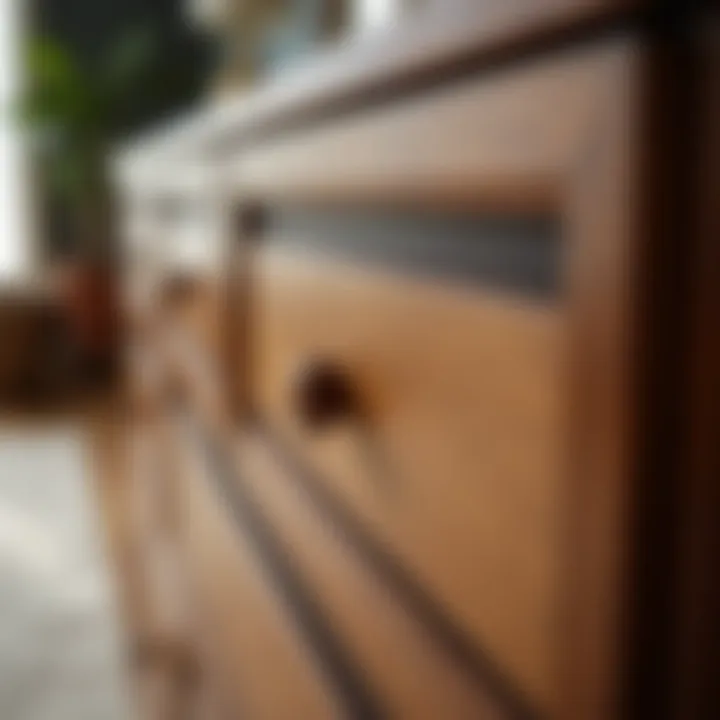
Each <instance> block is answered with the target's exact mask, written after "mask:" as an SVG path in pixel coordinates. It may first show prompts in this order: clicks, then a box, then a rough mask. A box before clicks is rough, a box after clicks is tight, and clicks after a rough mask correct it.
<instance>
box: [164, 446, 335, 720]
mask: <svg viewBox="0 0 720 720" xmlns="http://www.w3.org/2000/svg"><path fill="white" fill-rule="evenodd" d="M181 442H182V445H183V450H184V452H183V454H182V457H183V465H184V467H185V471H184V477H183V488H184V497H185V506H186V508H187V511H188V514H187V516H186V517H187V520H186V532H187V541H186V548H187V555H188V561H189V565H190V572H191V582H192V584H193V588H194V594H195V597H196V598H197V603H198V607H199V609H200V612H201V613H202V616H203V617H204V618H206V619H207V618H212V622H211V623H210V622H205V623H204V624H203V627H204V628H205V631H206V632H207V633H208V634H209V637H206V638H205V646H206V647H210V648H212V650H211V653H212V654H211V656H209V657H207V658H206V660H207V662H208V664H209V667H210V668H211V669H212V670H213V671H214V673H215V674H216V676H217V677H218V678H219V682H218V684H219V685H220V686H221V687H222V689H223V690H224V692H225V693H226V694H227V699H228V703H229V707H230V708H231V710H232V716H233V717H252V718H257V719H258V720H263V719H267V720H283V719H285V718H286V719H287V720H294V719H295V718H298V717H307V718H318V720H321V719H322V718H328V719H329V718H333V717H336V716H337V708H336V707H335V706H334V704H333V700H332V695H331V693H330V692H328V691H327V689H326V688H325V686H324V682H323V679H322V677H321V676H320V674H319V672H318V671H317V666H316V665H315V663H314V662H313V660H312V658H311V657H310V656H309V655H308V653H307V651H306V649H305V647H304V646H303V645H302V642H301V640H300V638H299V637H298V635H297V633H296V631H295V628H294V627H293V624H292V620H291V616H290V614H289V613H288V611H287V608H285V607H284V606H283V605H282V603H281V601H280V600H279V598H278V597H277V595H276V594H275V593H274V592H273V591H272V590H271V589H270V588H269V587H268V585H267V579H266V577H265V576H264V573H265V572H266V569H264V568H263V567H262V566H261V565H260V563H259V560H258V558H257V556H256V555H255V554H254V552H253V549H252V547H251V545H249V544H248V542H247V539H246V538H245V537H244V536H243V534H242V529H241V528H239V527H237V525H236V524H234V522H233V520H232V517H231V515H230V511H229V508H228V507H227V506H225V505H224V504H223V502H222V500H221V499H220V498H219V497H218V496H217V495H216V494H214V493H213V491H212V488H213V484H212V483H213V481H212V480H211V479H210V478H208V477H207V468H206V467H205V465H204V462H203V458H202V456H201V455H200V454H199V453H193V452H192V448H190V447H188V438H187V435H186V436H185V437H184V440H181ZM178 449H179V446H178Z"/></svg>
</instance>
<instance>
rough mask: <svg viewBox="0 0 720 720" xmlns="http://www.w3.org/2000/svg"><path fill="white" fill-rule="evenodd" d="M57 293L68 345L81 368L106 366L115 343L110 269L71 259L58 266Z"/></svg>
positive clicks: (111, 359) (114, 290)
mask: <svg viewBox="0 0 720 720" xmlns="http://www.w3.org/2000/svg"><path fill="white" fill-rule="evenodd" d="M57 280H58V296H59V300H60V302H61V304H62V311H63V315H64V321H65V325H66V328H67V332H68V337H69V341H70V344H71V345H72V348H73V352H74V353H75V354H76V356H77V358H78V360H79V362H80V365H81V367H82V368H83V369H86V370H90V369H102V370H105V369H110V368H112V367H113V366H114V365H115V360H116V356H117V350H118V345H119V331H120V325H119V317H120V313H119V292H118V279H117V275H116V273H115V272H114V270H113V269H112V268H111V267H110V266H108V265H104V264H99V263H93V262H90V261H87V260H75V261H73V262H70V263H68V264H66V265H64V266H63V267H61V268H59V269H58V272H57Z"/></svg>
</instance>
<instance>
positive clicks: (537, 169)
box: [232, 45, 618, 212]
mask: <svg viewBox="0 0 720 720" xmlns="http://www.w3.org/2000/svg"><path fill="white" fill-rule="evenodd" d="M617 55H618V53H617V47H615V46H614V45H611V46H610V47H608V46H601V47H600V48H587V49H583V50H581V51H579V52H578V51H574V52H572V53H562V54H560V55H559V56H554V57H552V58H551V59H549V60H544V61H542V62H537V63H533V64H532V65H531V66H529V67H528V66H521V67H519V68H513V69H511V70H508V71H503V72H499V73H494V74H493V75H491V76H489V77H482V78H480V79H475V78H473V79H470V80H465V81H462V82H459V83H456V84H454V85H450V86H449V87H443V88H442V89H441V90H438V91H435V92H432V93H426V94H423V95H422V96H421V97H419V98H417V99H409V100H403V101H402V102H398V103H395V104H394V105H390V106H387V107H383V108H382V109H379V110H368V111H364V112H357V113H354V114H353V115H352V116H351V117H350V118H347V119H339V120H337V121H333V122H327V123H324V124H323V125H322V126H319V127H317V128H311V129H308V130H306V131H303V132H301V133H297V134H293V133H289V134H287V136H285V137H281V138H279V139H276V140H274V141H272V142H270V143H266V144H263V143H262V142H258V143H256V144H255V145H254V146H252V147H250V148H248V149H247V150H245V151H244V152H242V153H241V154H239V156H238V157H237V160H233V161H232V163H233V168H232V175H233V179H234V182H236V183H237V188H238V192H239V193H241V194H242V195H243V196H247V197H251V198H256V199H258V200H262V201H263V202H265V203H266V204H268V205H269V206H270V207H272V203H273V202H278V201H288V200H291V201H294V202H296V201H304V202H308V201H313V202H324V203H327V202H345V203H348V202H350V203H358V204H360V203H375V204H381V205H386V204H389V203H393V204H398V203H406V204H407V203H422V206H423V207H428V206H433V205H434V206H438V205H439V206H451V207H457V206H460V207H490V208H498V207H499V208H503V209H507V208H509V209H515V210H518V209H519V210H522V211H525V212H528V211H530V210H533V209H537V208H540V209H544V210H552V209H556V208H557V207H558V203H562V200H563V193H564V186H563V183H564V181H565V178H566V177H567V174H568V172H570V171H571V170H573V169H574V167H575V163H576V162H577V161H578V157H579V155H580V154H581V153H582V152H583V149H584V147H585V145H586V143H587V142H588V140H589V136H590V135H591V134H592V133H593V132H594V131H596V130H597V128H596V121H595V117H596V116H598V115H599V114H600V113H601V112H602V109H603V108H604V107H605V106H606V105H608V104H609V103H611V102H612V101H613V93H614V87H613V84H612V82H611V81H610V80H611V76H612V69H613V68H614V67H615V66H616V65H617Z"/></svg>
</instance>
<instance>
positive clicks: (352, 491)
mask: <svg viewBox="0 0 720 720" xmlns="http://www.w3.org/2000/svg"><path fill="white" fill-rule="evenodd" d="M255 268H256V272H257V275H256V281H255V294H254V296H253V300H252V302H253V305H252V307H253V311H254V315H253V320H252V327H253V328H254V329H255V330H254V333H253V334H252V335H251V340H250V342H251V346H250V350H251V352H252V358H253V359H252V368H253V381H254V388H255V398H256V401H257V405H258V408H259V410H260V412H261V413H263V414H265V415H266V416H268V417H269V418H270V421H271V422H272V423H275V424H277V425H278V426H279V427H280V428H281V429H282V430H283V431H285V433H286V434H287V435H289V436H290V437H292V438H293V439H294V441H295V445H296V447H297V448H298V451H299V452H300V453H301V454H302V455H303V456H304V457H305V458H306V459H307V460H309V461H310V462H311V463H312V464H313V465H314V466H315V467H317V468H319V469H321V470H322V471H323V473H324V477H325V478H326V479H327V480H328V482H330V483H332V487H333V489H334V490H336V491H337V492H338V493H339V494H341V495H342V496H343V497H344V498H345V499H346V500H347V501H348V502H349V503H350V504H351V505H352V506H353V507H354V508H356V509H357V511H358V512H359V513H361V514H362V516H363V517H364V518H365V519H366V520H367V522H368V523H369V525H370V527H371V528H372V531H373V532H375V533H377V534H378V536H379V537H381V538H382V539H383V540H384V541H385V542H386V543H387V544H389V546H390V547H391V548H392V549H393V550H394V551H395V552H397V553H398V554H400V555H401V556H402V558H403V559H404V560H405V561H406V562H407V563H408V564H409V565H410V566H411V567H412V568H413V570H414V571H415V572H416V573H417V574H418V576H419V577H420V578H421V580H422V581H423V583H424V584H425V585H426V586H427V587H429V588H432V591H433V592H434V593H436V594H437V595H439V596H440V598H441V599H442V601H443V603H444V604H445V605H446V606H447V607H448V608H449V609H450V611H451V612H452V613H454V614H456V615H457V616H458V617H459V618H460V619H461V620H462V622H463V624H464V625H465V626H466V627H467V628H469V629H470V630H471V631H472V632H473V633H474V634H475V635H476V636H477V638H478V640H479V642H480V643H481V644H482V645H483V646H484V647H486V648H487V649H488V650H489V651H490V653H491V654H492V655H493V656H494V657H496V658H497V659H498V662H499V663H500V664H501V665H502V666H503V667H504V668H505V669H506V670H508V671H509V672H510V673H512V674H513V675H514V676H516V677H517V678H518V682H519V683H520V685H521V686H522V687H523V688H524V689H526V690H527V691H528V693H529V694H530V695H532V696H533V697H534V698H536V699H537V700H538V702H539V703H540V704H541V705H543V706H547V705H549V704H550V703H551V702H552V698H553V695H554V692H555V681H556V678H555V676H554V668H553V656H554V652H553V648H554V633H555V627H556V617H555V612H556V610H557V562H558V553H559V549H560V548H559V544H558V543H559V527H558V523H559V517H558V508H559V505H560V502H561V499H562V498H561V494H562V488H563V473H562V456H561V453H562V450H563V448H562V438H563V433H564V426H563V422H564V415H563V412H564V406H565V403H566V400H565V398H566V395H565V391H564V376H563V340H564V338H563V328H562V319H561V316H560V315H559V313H558V312H557V311H554V310H552V309H543V308H536V307H532V306H522V305H516V304H514V303H513V302H512V301H511V300H509V299H503V298H500V297H492V296H483V295H482V294H481V293H478V292H476V291H475V290H473V289H458V288H442V287H435V286H433V285H432V284H429V283H426V282H423V281H412V280H404V279H402V278H399V277H397V276H395V275H393V274H382V273H373V272H363V271H361V270H358V269H356V268H352V267H350V266H343V265H341V264H334V263H323V262H321V261H313V260H307V259H305V260H303V259H300V258H299V257H293V256H292V255H287V254H284V253H280V252H277V253H272V252H270V253H265V254H264V255H262V257H261V258H260V259H258V261H257V263H256V265H255ZM313 358H319V359H326V360H329V361H331V362H333V363H337V364H338V365H339V366H340V367H342V368H346V369H347V373H348V375H349V377H350V378H351V380H352V382H353V383H354V385H355V389H356V391H357V393H358V396H359V398H360V402H361V403H362V404H363V405H364V407H365V408H366V412H367V415H368V419H367V424H368V427H369V434H370V435H371V437H370V438H369V439H366V438H365V433H364V432H363V430H361V429H358V428H356V427H354V426H353V424H348V425H346V424H341V425H340V426H339V427H337V428H331V429H329V431H328V433H327V434H319V435H316V434H314V433H312V432H307V431H306V430H305V429H304V427H303V424H302V418H299V417H298V415H297V413H296V408H295V398H294V396H293V391H294V382H295V380H296V379H297V375H298V372H299V371H300V369H301V368H302V366H303V365H304V364H305V363H306V362H307V361H308V360H310V359H313Z"/></svg>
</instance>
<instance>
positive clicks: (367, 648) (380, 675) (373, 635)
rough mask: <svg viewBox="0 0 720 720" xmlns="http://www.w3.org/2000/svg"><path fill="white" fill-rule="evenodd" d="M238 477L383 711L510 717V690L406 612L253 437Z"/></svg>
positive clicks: (245, 443) (242, 448)
mask: <svg viewBox="0 0 720 720" xmlns="http://www.w3.org/2000/svg"><path fill="white" fill-rule="evenodd" d="M237 452H238V462H239V465H240V467H241V468H242V471H241V473H240V474H239V477H240V479H241V480H240V481H241V482H244V483H245V484H246V485H247V486H248V487H249V488H250V490H251V492H252V493H253V495H254V496H255V497H256V498H257V499H258V501H259V502H260V503H261V504H262V506H263V508H264V509H265V511H266V514H267V517H268V519H269V520H270V521H271V522H272V524H273V526H274V527H275V528H276V529H277V532H278V534H279V535H280V536H281V539H282V541H283V543H284V545H285V547H286V548H287V551H288V553H289V554H290V555H291V557H292V560H293V563H294V564H295V566H296V567H297V568H298V570H299V571H300V572H301V573H302V574H303V576H304V577H305V578H306V579H307V580H308V582H309V583H310V584H311V586H312V588H313V591H314V593H315V594H316V596H317V598H318V601H319V602H320V603H321V604H322V606H323V608H324V611H325V612H326V614H327V617H328V619H329V621H330V622H331V624H332V626H333V628H334V630H335V632H336V633H337V635H338V637H339V638H340V640H341V641H342V643H343V645H344V646H346V647H347V648H348V652H349V653H350V655H351V657H352V659H353V660H354V661H355V663H356V664H357V665H358V666H359V667H361V668H362V669H363V672H364V674H365V676H366V678H367V682H368V684H369V685H370V687H371V690H372V691H373V692H374V693H375V694H376V695H377V697H378V700H379V702H380V704H381V708H382V711H383V712H385V713H386V716H387V717H391V718H416V719H417V720H421V719H422V718H427V719H428V720H433V719H434V718H439V717H452V718H458V720H460V719H461V718H483V720H493V719H499V718H510V717H517V716H519V714H518V713H517V712H515V710H516V707H517V703H516V698H515V697H514V696H513V692H512V689H510V688H507V687H505V686H503V687H498V684H497V682H496V680H497V678H496V676H495V674H494V670H493V669H491V668H490V666H487V667H485V668H478V667H477V666H475V665H473V666H472V667H470V666H469V664H468V663H467V661H466V660H464V659H460V658H459V656H458V655H457V654H455V653H453V652H452V651H451V650H450V649H449V647H448V644H447V643H445V642H443V639H441V638H440V637H439V634H438V633H436V632H433V631H432V629H431V628H430V627H429V625H428V624H426V623H424V622H423V619H422V618H420V617H419V614H418V613H414V612H413V611H412V609H411V608H410V607H408V605H407V604H406V603H405V602H403V598H402V597H400V595H399V594H398V593H397V592H395V591H394V588H393V587H392V586H391V585H390V584H388V583H386V582H385V580H384V579H383V577H382V576H381V575H380V574H378V573H377V572H376V571H375V569H374V568H373V567H372V565H371V564H370V563H368V562H367V560H366V559H365V558H364V556H363V555H362V553H360V552H359V551H358V549H357V548H355V547H354V546H353V545H352V544H351V543H350V542H349V541H348V540H347V538H345V537H344V536H343V535H342V533H338V532H337V530H338V527H337V525H334V524H333V523H332V522H331V520H330V518H329V517H328V516H327V515H326V514H324V513H323V512H322V511H320V510H319V509H318V507H317V506H315V505H314V504H313V502H312V499H311V497H310V496H309V495H308V494H307V493H305V492H304V491H303V489H302V487H301V485H299V484H298V483H297V482H296V481H295V480H294V479H293V478H292V477H291V475H290V474H289V473H288V472H287V471H286V470H285V469H283V468H282V466H281V465H280V464H279V463H278V462H277V461H276V459H275V458H274V457H273V453H272V448H271V446H270V445H269V444H267V443H266V442H264V439H263V438H262V437H261V436H259V435H258V436H255V437H248V436H246V437H245V438H243V439H242V440H241V441H240V442H239V443H238V445H237Z"/></svg>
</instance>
